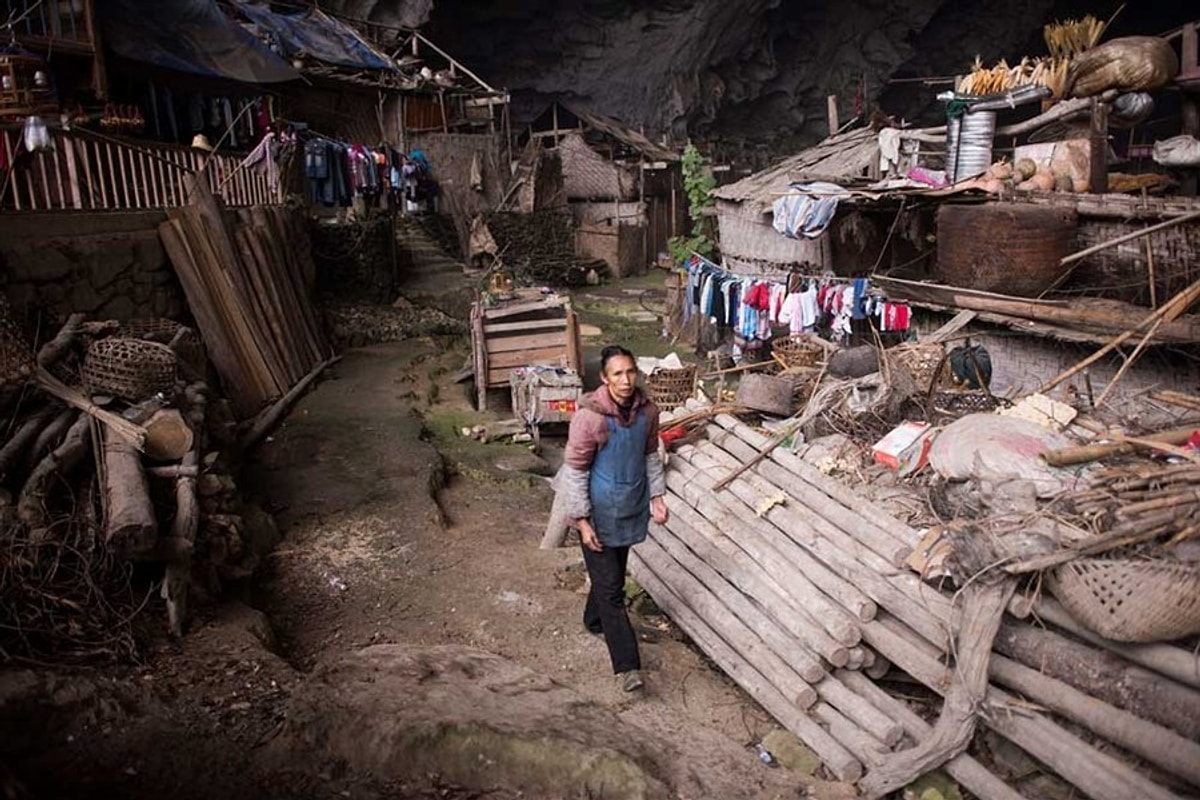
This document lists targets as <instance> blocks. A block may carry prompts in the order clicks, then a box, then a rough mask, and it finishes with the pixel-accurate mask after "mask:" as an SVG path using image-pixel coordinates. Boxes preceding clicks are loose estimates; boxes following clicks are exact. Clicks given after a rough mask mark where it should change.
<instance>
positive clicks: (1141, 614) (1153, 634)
mask: <svg viewBox="0 0 1200 800" xmlns="http://www.w3.org/2000/svg"><path fill="white" fill-rule="evenodd" d="M1049 577H1050V580H1049V581H1048V585H1049V588H1050V591H1052V592H1053V593H1054V596H1055V597H1057V598H1058V600H1059V602H1061V603H1062V604H1063V607H1064V608H1066V609H1067V611H1068V612H1070V614H1071V616H1072V617H1074V618H1075V620H1076V621H1077V622H1079V623H1080V624H1081V625H1083V626H1085V627H1087V628H1088V629H1090V630H1092V631H1095V632H1096V633H1098V634H1100V635H1101V636H1103V637H1105V638H1106V639H1113V640H1116V641H1118V642H1157V641H1169V640H1171V639H1179V638H1182V637H1185V636H1192V635H1194V634H1197V633H1200V564H1197V563H1192V562H1182V561H1167V560H1162V559H1155V560H1148V559H1103V558H1079V559H1076V560H1074V561H1071V562H1069V563H1067V564H1063V565H1062V566H1060V567H1058V568H1057V569H1055V570H1054V571H1053V572H1052V573H1051V574H1050V576H1049Z"/></svg>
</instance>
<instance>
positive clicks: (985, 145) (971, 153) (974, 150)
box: [946, 111, 996, 183]
mask: <svg viewBox="0 0 1200 800" xmlns="http://www.w3.org/2000/svg"><path fill="white" fill-rule="evenodd" d="M995 134H996V112H995V111H975V112H968V113H966V114H963V115H962V117H959V118H956V119H952V120H950V121H949V122H948V123H947V125H946V172H947V174H948V175H950V176H951V178H952V180H953V181H954V182H955V183H957V182H958V181H961V180H965V179H967V178H971V177H974V176H975V175H979V174H981V173H983V172H984V171H986V170H987V168H988V167H990V166H991V165H992V139H993V138H994V137H995Z"/></svg>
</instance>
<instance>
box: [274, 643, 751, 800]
mask: <svg viewBox="0 0 1200 800" xmlns="http://www.w3.org/2000/svg"><path fill="white" fill-rule="evenodd" d="M272 746H273V748H274V749H275V750H276V755H278V756H280V757H282V758H284V759H286V760H289V761H294V760H295V759H296V758H297V756H298V755H302V754H303V753H305V752H307V753H311V754H312V755H313V756H315V757H317V758H335V759H339V760H343V761H344V762H345V763H346V764H347V766H349V767H350V768H351V769H353V770H355V771H359V772H364V773H368V774H373V775H377V776H380V777H384V778H389V779H400V780H404V779H408V778H412V777H415V776H423V775H427V774H431V773H436V774H437V775H439V776H440V777H441V778H443V779H445V780H448V781H451V782H453V783H455V784H459V785H462V786H466V787H472V788H477V789H479V790H481V791H482V790H485V789H488V788H491V787H496V786H503V787H506V788H513V789H519V790H522V791H523V792H525V795H524V796H526V797H547V798H548V797H555V798H574V797H588V798H605V797H609V798H618V797H619V798H653V797H678V796H693V797H695V796H707V795H708V791H707V790H706V787H705V786H703V785H701V782H700V780H699V779H698V778H697V777H696V776H695V775H693V774H691V773H689V772H687V771H685V770H684V769H682V768H680V767H679V766H678V764H679V762H680V759H679V757H678V756H679V754H678V753H676V752H675V749H674V748H673V747H672V746H671V745H670V744H668V743H665V742H664V741H662V740H661V739H660V738H657V737H654V736H652V735H650V734H649V733H647V732H646V731H644V730H642V729H641V728H638V727H636V726H634V725H632V724H630V723H629V722H627V721H624V720H622V719H621V718H619V717H618V716H616V715H615V714H614V713H613V712H611V711H609V710H607V709H605V708H603V707H601V706H599V705H596V704H594V703H590V702H588V701H586V700H584V699H583V698H582V697H580V696H579V695H578V694H576V693H575V692H574V691H572V690H571V689H568V688H567V687H565V686H562V685H560V684H558V683H555V682H554V681H553V680H551V679H549V678H546V677H543V676H541V675H538V674H536V673H534V672H533V671H531V670H529V669H527V668H525V667H523V666H521V665H519V664H517V663H515V662H512V661H509V660H507V659H505V658H501V657H500V656H497V655H493V654H491V653H486V652H483V651H481V650H475V649H472V648H468V647H461V646H456V645H448V646H432V647H428V646H415V645H377V646H374V647H367V648H364V649H362V650H358V651H356V652H353V653H350V654H347V655H344V656H341V657H338V658H335V659H333V660H331V661H327V662H325V663H324V664H322V665H321V666H319V667H318V668H317V669H316V670H314V672H313V674H312V676H311V677H310V678H309V679H308V681H307V682H306V683H305V684H304V685H303V686H301V687H300V688H299V689H298V690H297V691H296V692H295V694H294V695H293V696H292V699H291V703H290V706H289V709H288V714H287V722H286V723H285V727H284V730H283V732H282V733H281V734H280V736H279V737H278V739H277V740H276V741H275V743H274V744H273V745H272ZM297 751H300V752H299V753H298V752H297ZM730 766H731V768H732V767H733V765H730Z"/></svg>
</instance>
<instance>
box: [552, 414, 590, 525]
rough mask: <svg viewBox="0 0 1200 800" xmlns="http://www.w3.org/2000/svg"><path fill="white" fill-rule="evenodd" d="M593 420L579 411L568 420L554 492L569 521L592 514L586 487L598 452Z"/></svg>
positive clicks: (588, 491)
mask: <svg viewBox="0 0 1200 800" xmlns="http://www.w3.org/2000/svg"><path fill="white" fill-rule="evenodd" d="M593 416H595V415H594V414H592V413H589V412H588V411H586V410H580V411H579V412H577V413H576V414H575V416H573V417H571V426H570V428H569V429H568V431H567V448H566V453H565V454H564V457H563V465H562V468H561V469H559V471H558V475H556V476H555V477H554V490H555V491H556V492H560V493H562V494H563V497H564V499H565V500H566V505H567V518H568V519H571V520H580V519H586V518H587V517H590V516H591V514H592V497H591V491H590V490H589V488H588V487H589V485H590V483H591V477H592V460H593V459H595V457H596V450H597V449H598V448H599V441H598V440H597V438H596V435H595V432H594V424H593V422H594V421H593V420H592V419H591V417H593Z"/></svg>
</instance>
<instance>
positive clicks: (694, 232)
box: [667, 143, 717, 263]
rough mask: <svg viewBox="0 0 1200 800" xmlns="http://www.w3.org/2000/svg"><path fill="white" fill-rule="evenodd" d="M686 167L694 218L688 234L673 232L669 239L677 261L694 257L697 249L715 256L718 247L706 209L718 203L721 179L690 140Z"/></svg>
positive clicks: (685, 185) (690, 211)
mask: <svg viewBox="0 0 1200 800" xmlns="http://www.w3.org/2000/svg"><path fill="white" fill-rule="evenodd" d="M682 167H683V190H684V192H685V193H686V194H687V198H688V217H689V218H690V219H691V220H692V228H691V232H690V233H689V234H688V235H687V236H672V237H671V239H670V240H669V241H668V242H667V245H668V246H669V247H670V249H671V257H672V258H674V259H675V262H676V263H683V262H684V261H686V260H687V259H688V258H690V257H691V255H692V251H693V250H694V251H695V252H697V253H699V254H700V255H702V256H705V257H711V256H712V255H713V252H714V251H715V250H716V243H715V242H714V241H713V239H712V237H711V236H710V235H709V234H710V229H711V225H710V223H709V218H708V215H707V214H706V213H705V212H706V211H707V209H710V208H712V207H713V206H714V205H716V202H717V201H716V200H715V199H714V198H713V196H712V190H713V188H714V187H715V186H716V185H717V182H716V180H715V179H714V178H713V176H712V173H711V172H709V171H708V170H706V169H705V168H704V157H703V156H702V155H700V151H699V150H697V149H696V146H695V145H694V144H691V143H689V144H688V146H687V147H685V148H684V150H683V161H682Z"/></svg>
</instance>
